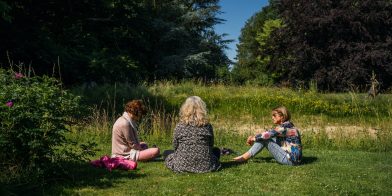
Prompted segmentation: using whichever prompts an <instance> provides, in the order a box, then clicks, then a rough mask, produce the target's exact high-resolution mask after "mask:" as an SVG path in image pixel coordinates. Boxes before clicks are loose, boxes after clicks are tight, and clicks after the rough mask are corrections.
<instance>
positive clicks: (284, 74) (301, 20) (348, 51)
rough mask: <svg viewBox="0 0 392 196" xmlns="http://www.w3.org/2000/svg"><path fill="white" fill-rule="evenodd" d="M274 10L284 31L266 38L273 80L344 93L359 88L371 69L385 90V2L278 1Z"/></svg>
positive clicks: (390, 40) (389, 73) (391, 43)
mask: <svg viewBox="0 0 392 196" xmlns="http://www.w3.org/2000/svg"><path fill="white" fill-rule="evenodd" d="M277 7H278V9H279V13H280V16H281V17H282V20H283V22H284V24H285V25H286V27H285V28H282V29H280V30H278V31H277V32H276V33H274V34H273V35H272V37H271V45H273V46H274V47H273V49H272V50H270V51H268V53H269V54H270V55H272V56H274V58H273V59H271V61H270V63H269V65H268V70H269V71H270V72H278V73H281V74H280V77H279V78H278V81H280V82H282V81H289V82H290V83H291V84H292V85H296V84H299V83H305V84H306V83H309V82H310V81H315V82H316V83H317V86H318V88H319V89H321V90H333V91H347V90H351V89H352V87H359V88H361V89H364V88H365V85H366V81H368V80H369V78H370V77H371V74H372V71H374V72H375V74H376V75H377V76H378V81H380V82H381V83H382V87H383V88H384V89H385V88H388V87H389V86H391V83H392V79H391V78H392V54H391V53H390V51H391V49H392V37H391V35H392V15H391V14H390V13H391V11H392V2H391V1H387V0H379V1H370V0H365V1H348V0H341V1H330V0H317V1H308V0H281V1H279V3H277ZM283 57H284V58H283Z"/></svg>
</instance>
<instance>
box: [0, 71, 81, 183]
mask: <svg viewBox="0 0 392 196" xmlns="http://www.w3.org/2000/svg"><path fill="white" fill-rule="evenodd" d="M79 100H80V98H79V97H78V96H74V95H72V94H70V93H68V92H67V91H65V90H62V88H61V84H60V83H59V82H58V81H57V80H56V79H54V78H50V77H46V76H43V77H37V76H34V77H26V75H25V74H23V73H20V72H14V71H12V70H4V69H0V118H1V124H0V158H1V160H2V163H1V165H0V167H1V168H0V169H1V170H2V171H3V175H7V174H11V175H12V176H13V177H14V176H15V175H17V174H15V173H26V172H27V173H32V174H33V175H34V176H42V175H43V174H45V173H46V172H47V171H49V170H50V169H53V166H54V165H56V164H54V162H56V161H58V160H59V158H62V159H63V158H69V159H73V158H81V156H79V155H80V152H78V151H75V152H74V153H70V152H69V151H64V152H67V153H63V155H62V156H58V155H59V149H64V145H67V144H70V145H71V144H72V142H71V141H68V140H67V139H66V138H65V137H64V133H65V132H66V131H67V125H69V124H70V123H71V122H72V119H73V118H72V117H73V116H75V114H77V113H78V111H79ZM77 153H79V155H78V154H77ZM2 177H4V176H2ZM11 178H12V177H11ZM3 180H4V179H2V181H3Z"/></svg>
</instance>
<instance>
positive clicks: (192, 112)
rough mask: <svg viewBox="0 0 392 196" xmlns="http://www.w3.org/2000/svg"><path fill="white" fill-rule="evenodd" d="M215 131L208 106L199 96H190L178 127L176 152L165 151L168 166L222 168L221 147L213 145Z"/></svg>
mask: <svg viewBox="0 0 392 196" xmlns="http://www.w3.org/2000/svg"><path fill="white" fill-rule="evenodd" d="M213 146H214V133H213V130H212V126H211V124H210V123H209V121H208V119H207V108H206V104H205V103H204V101H203V100H202V99H201V98H200V97H198V96H192V97H189V98H187V99H186V101H185V103H184V104H183V105H182V106H181V109H180V122H179V123H178V124H177V126H176V128H175V130H174V138H173V147H174V152H173V151H171V152H170V151H165V152H164V156H165V155H167V154H168V153H171V154H169V155H167V158H166V159H165V164H166V167H168V168H169V169H171V170H173V171H174V172H192V173H204V172H210V171H216V170H217V169H219V168H220V163H219V157H220V150H219V149H218V148H213Z"/></svg>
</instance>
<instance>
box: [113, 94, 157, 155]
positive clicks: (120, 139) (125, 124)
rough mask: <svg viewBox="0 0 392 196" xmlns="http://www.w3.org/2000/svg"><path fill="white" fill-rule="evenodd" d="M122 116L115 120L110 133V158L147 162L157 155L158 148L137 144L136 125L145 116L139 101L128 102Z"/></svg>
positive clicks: (142, 143) (144, 110) (144, 109)
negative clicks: (120, 157)
mask: <svg viewBox="0 0 392 196" xmlns="http://www.w3.org/2000/svg"><path fill="white" fill-rule="evenodd" d="M124 110H125V111H124V113H123V115H122V116H121V117H120V118H118V119H117V120H116V122H115V123H114V125H113V133H112V158H114V157H119V156H122V157H124V158H126V159H129V160H133V161H148V160H151V159H154V158H155V157H157V156H158V155H159V149H158V148H147V144H146V143H144V142H139V139H138V134H137V132H138V125H137V123H138V122H139V121H140V120H141V119H142V117H143V116H144V115H145V114H146V112H147V111H146V108H145V106H144V104H143V102H142V101H141V100H132V101H129V102H128V103H127V104H126V105H125V108H124Z"/></svg>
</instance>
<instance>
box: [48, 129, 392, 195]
mask: <svg viewBox="0 0 392 196" xmlns="http://www.w3.org/2000/svg"><path fill="white" fill-rule="evenodd" d="M85 134H87V135H85ZM85 134H82V135H84V136H83V137H82V138H84V139H88V138H90V139H96V141H99V142H98V143H99V148H100V149H101V150H100V151H99V153H98V154H100V155H103V154H108V153H110V144H111V143H110V136H109V135H107V136H106V137H104V138H105V139H103V140H102V139H98V138H96V137H95V136H92V135H90V134H91V133H85ZM217 136H219V137H220V139H217V141H216V145H217V146H225V147H230V148H231V149H233V150H235V151H236V152H237V153H240V152H244V151H245V150H247V148H248V147H247V146H245V145H244V144H243V141H244V140H245V137H241V136H235V135H226V134H224V133H219V132H218V133H217ZM148 139H150V144H152V143H155V144H158V146H159V147H160V148H161V149H170V148H171V145H170V142H169V141H168V139H166V140H165V141H162V142H160V141H159V140H158V139H157V138H148ZM241 141H242V142H241ZM391 155H392V153H391V152H364V151H357V150H326V149H323V150H320V149H306V148H305V150H304V159H303V164H302V165H300V166H296V167H290V166H283V165H279V164H278V163H277V162H276V161H275V160H274V159H272V158H271V156H270V155H269V154H268V152H267V151H262V152H261V153H260V154H258V155H257V156H256V157H255V158H253V159H251V160H250V161H248V162H247V163H244V164H236V163H234V162H232V161H231V159H232V158H233V157H234V156H236V154H232V155H225V156H222V159H221V162H222V168H221V170H220V171H218V172H213V173H206V174H188V173H184V174H176V173H173V172H172V171H170V170H169V169H167V168H166V167H165V166H164V162H163V161H162V160H156V161H152V162H139V164H138V169H137V170H134V171H121V170H115V171H112V172H109V171H107V170H105V169H102V168H94V167H91V166H90V165H88V164H87V163H86V164H82V165H70V166H69V167H70V168H69V169H70V171H72V172H70V173H71V175H69V176H64V179H62V180H61V181H58V180H57V181H50V182H48V183H49V186H47V187H46V188H45V189H43V190H42V194H44V195H260V194H261V195H272V194H274V195H276V194H278V195H291V194H299V195H316V194H317V195H359V194H360V195H367V194H370V195H388V194H390V193H392V186H391V185H392V182H391V181H389V178H390V176H391V175H392V170H391V169H392V165H391V164H390V163H391V162H392V156H391ZM94 158H99V156H96V157H94Z"/></svg>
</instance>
